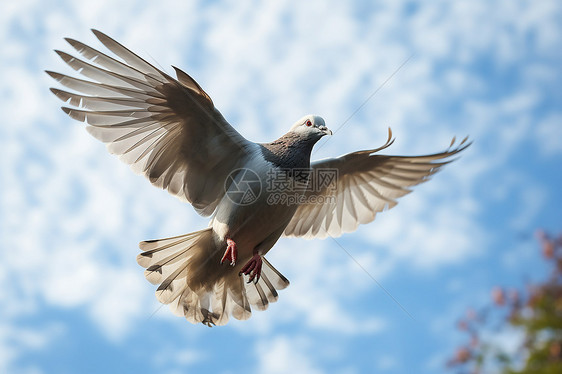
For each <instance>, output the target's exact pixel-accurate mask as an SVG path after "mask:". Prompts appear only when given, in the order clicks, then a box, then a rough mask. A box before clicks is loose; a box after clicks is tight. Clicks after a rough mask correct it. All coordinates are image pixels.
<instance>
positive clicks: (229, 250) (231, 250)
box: [221, 238, 238, 266]
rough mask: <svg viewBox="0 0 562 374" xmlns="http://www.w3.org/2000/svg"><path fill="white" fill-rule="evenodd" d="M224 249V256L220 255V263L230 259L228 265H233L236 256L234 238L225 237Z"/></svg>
mask: <svg viewBox="0 0 562 374" xmlns="http://www.w3.org/2000/svg"><path fill="white" fill-rule="evenodd" d="M226 244H227V247H226V251H224V256H222V259H221V264H222V263H223V262H224V261H225V260H228V261H230V265H232V266H234V265H235V264H236V256H237V252H238V251H237V249H236V243H235V242H234V240H232V239H230V238H227V239H226Z"/></svg>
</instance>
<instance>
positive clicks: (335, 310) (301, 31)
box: [0, 0, 562, 373]
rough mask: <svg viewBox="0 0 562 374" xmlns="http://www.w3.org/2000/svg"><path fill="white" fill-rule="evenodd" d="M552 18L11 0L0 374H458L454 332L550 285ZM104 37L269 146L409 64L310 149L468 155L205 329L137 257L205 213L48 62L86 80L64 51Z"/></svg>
mask: <svg viewBox="0 0 562 374" xmlns="http://www.w3.org/2000/svg"><path fill="white" fill-rule="evenodd" d="M560 19H562V4H561V3H560V2H559V1H556V0H553V1H522V0H521V1H517V0H513V1H497V2H490V1H445V0H443V1H433V2H415V1H386V2H385V1H380V2H368V1H363V2H362V1H349V2H323V1H307V2H304V1H299V2H297V1H293V2H289V1H278V2H267V3H266V2H263V3H262V2H244V3H242V2H236V1H214V2H203V1H199V2H193V1H166V0H162V1H158V2H146V3H145V2H133V1H122V2H119V3H116V2H114V1H90V2H73V1H34V0H26V1H18V2H7V1H4V2H2V3H0V95H1V100H0V109H1V111H2V113H3V117H4V121H3V123H2V125H0V149H2V158H1V159H0V186H1V187H0V211H1V212H2V214H1V216H0V237H1V238H2V241H1V244H0V255H1V259H2V260H1V261H0V288H1V289H2V292H0V372H5V373H76V372H84V373H88V372H91V373H94V372H133V371H135V372H138V373H143V372H159V373H180V372H181V373H185V372H195V373H201V372H216V373H229V372H240V371H242V370H244V371H245V372H250V373H252V372H256V373H258V372H259V373H264V372H267V373H284V372H288V371H292V372H303V373H304V372H306V373H324V372H326V373H328V372H329V373H363V372H381V373H411V372H417V373H440V372H444V370H445V369H444V362H445V361H446V359H447V356H448V355H449V354H450V353H451V352H452V351H453V348H454V346H455V345H456V344H458V343H459V342H460V341H461V339H462V337H461V336H460V334H457V333H456V331H455V330H454V325H455V322H456V320H457V318H459V317H461V316H462V315H463V313H464V312H465V311H466V309H467V308H468V307H470V306H472V307H477V306H479V305H483V304H485V303H486V302H487V301H488V299H489V291H490V288H491V287H492V286H495V285H508V286H509V285H511V286H516V285H521V284H523V282H524V281H525V280H529V279H539V278H541V276H542V275H543V274H542V272H543V270H544V269H543V264H542V262H541V260H540V258H539V256H537V254H536V252H537V246H536V244H535V240H534V238H533V233H534V232H535V230H536V229H537V228H544V229H546V230H551V231H553V232H558V231H559V230H560V226H561V223H562V213H561V212H562V210H561V209H560V208H561V202H562V197H561V195H560V191H561V190H562V167H561V165H562V163H561V156H562V105H561V104H562V90H561V89H560V87H562V74H561V73H562V72H561V66H562V49H561V48H560V46H561V45H562V24H560V21H559V20H560ZM90 28H97V29H100V30H102V31H103V32H105V33H108V34H109V35H111V36H112V37H114V38H116V39H117V40H119V41H121V42H122V43H124V44H125V45H127V46H128V47H130V48H131V49H133V50H134V51H136V52H138V53H139V54H140V55H142V56H144V57H145V58H147V59H148V60H149V61H151V62H153V63H155V64H157V65H158V66H162V67H163V69H165V70H166V71H168V72H171V71H172V69H171V67H169V66H170V65H176V66H178V67H180V68H182V69H183V70H185V71H187V72H188V73H189V74H191V75H192V76H193V77H194V78H195V79H197V80H198V82H199V83H200V84H201V85H202V87H203V88H204V89H205V90H206V91H207V92H208V93H209V94H210V96H211V97H212V98H213V101H214V102H215V105H216V106H217V107H218V108H219V109H220V110H221V112H222V113H223V115H224V116H225V117H226V118H227V119H228V120H229V121H230V123H231V124H232V125H233V126H234V127H235V128H237V129H238V130H239V131H240V132H241V133H242V134H243V135H244V136H246V137H247V138H249V139H251V140H254V141H269V140H272V139H274V138H277V137H278V136H280V135H282V134H283V133H285V132H286V131H287V130H288V128H289V127H290V126H291V124H292V123H293V122H294V121H295V120H296V119H298V118H300V117H301V116H303V115H304V114H307V113H316V114H319V115H321V116H322V117H324V118H325V120H326V123H327V125H328V127H329V128H331V129H336V128H338V127H339V126H340V125H341V124H342V123H344V122H345V120H346V119H347V118H348V117H349V116H350V115H351V114H352V113H353V112H354V111H355V110H356V109H357V108H358V107H359V106H360V105H361V104H362V103H363V102H364V101H365V99H367V98H368V97H369V96H370V95H371V94H372V93H373V92H375V90H376V89H377V88H378V87H380V85H381V84H382V83H383V82H384V81H385V80H386V79H387V78H388V77H389V76H390V75H391V74H392V73H393V72H394V71H395V70H396V69H397V68H398V67H399V66H400V65H401V64H402V63H403V62H404V61H405V60H406V59H407V58H408V57H409V56H412V58H411V59H410V60H409V61H408V63H407V64H406V65H405V66H404V67H403V68H402V69H400V71H399V72H398V73H397V74H396V75H395V76H394V77H393V78H392V79H391V80H390V81H388V83H387V84H385V85H384V87H382V88H381V89H380V90H379V91H378V92H377V93H376V94H375V95H374V96H373V98H372V99H371V100H370V101H368V102H367V104H366V105H365V106H364V107H362V109H361V110H360V111H359V112H357V114H356V115H355V116H353V117H352V118H351V119H350V120H349V121H348V122H347V123H345V125H344V126H343V127H342V129H341V130H340V131H339V132H338V133H337V134H336V135H335V136H334V137H332V138H330V139H329V140H323V141H322V142H321V144H320V147H317V151H316V152H315V153H314V155H313V157H314V158H323V157H328V156H336V155H339V154H343V153H346V152H350V151H354V150H357V149H365V148H373V147H376V146H379V145H382V144H383V143H384V141H385V140H386V131H387V128H388V127H391V128H392V130H393V133H394V135H395V136H396V142H395V144H394V145H393V146H392V147H391V148H390V149H389V150H385V151H386V153H392V154H410V155H412V154H420V153H431V152H436V151H441V150H443V149H444V148H446V147H447V146H448V145H449V142H450V140H451V138H452V137H453V136H455V135H456V136H458V137H464V136H466V135H470V137H471V138H472V139H473V140H474V144H473V145H472V146H471V147H470V148H469V149H468V150H467V151H465V152H464V154H463V155H462V157H461V158H460V159H459V160H458V161H456V162H454V163H453V164H451V165H449V166H447V167H446V168H445V169H444V170H443V171H442V172H440V173H439V174H437V175H436V176H435V177H434V178H433V179H432V180H431V181H430V182H428V183H426V184H424V185H421V186H418V187H417V188H415V190H414V192H413V193H412V194H410V195H407V196H406V197H404V198H402V199H401V200H400V203H399V204H398V206H397V207H396V208H394V209H392V210H390V211H388V212H384V213H382V214H379V215H378V216H377V219H376V220H375V222H373V223H372V224H369V225H366V226H363V227H361V228H360V229H359V230H358V231H357V232H355V233H352V234H346V235H344V236H342V237H340V238H338V239H337V243H336V242H334V241H333V240H331V239H328V240H323V241H320V240H316V241H305V240H296V239H282V240H280V241H279V243H278V244H277V245H276V246H275V248H274V249H273V250H272V251H271V252H270V253H269V254H268V258H269V260H270V261H271V262H272V263H273V264H274V265H275V266H276V267H277V268H278V269H279V270H280V271H282V272H283V273H284V274H285V275H286V276H287V277H288V278H289V279H290V280H291V286H290V287H289V288H287V289H286V290H283V291H282V292H281V293H280V298H279V301H278V302H277V303H275V304H272V305H271V306H270V308H269V309H268V310H267V311H265V312H255V313H254V314H253V316H252V318H251V319H250V320H248V321H232V322H230V323H229V324H228V325H227V326H224V327H217V328H212V329H209V328H207V327H204V326H194V325H191V324H189V323H188V322H186V321H185V320H183V319H180V318H178V317H175V316H173V315H172V313H171V312H170V311H169V310H168V308H167V307H160V306H159V304H158V303H157V301H156V300H155V297H154V293H153V292H154V287H153V286H152V285H150V284H149V283H148V282H146V281H145V279H144V277H143V274H142V269H141V268H140V267H139V266H138V265H137V264H136V261H135V256H136V254H137V252H138V247H137V244H138V242H139V241H141V240H145V239H150V238H160V237H167V236H172V235H179V234H183V233H186V232H191V231H195V230H197V229H200V228H203V227H205V226H206V225H207V220H206V219H203V218H201V217H199V216H197V215H196V214H195V213H194V211H193V210H192V208H191V207H190V206H188V205H185V204H182V203H181V202H180V201H179V200H177V199H175V198H174V197H172V196H171V195H168V194H167V193H166V192H165V191H160V190H158V189H155V188H154V187H152V186H151V185H150V183H148V182H147V181H145V180H144V179H143V178H142V177H140V176H137V175H134V174H133V173H132V172H131V171H130V170H129V169H128V167H127V166H126V165H124V164H122V163H121V162H119V161H118V160H117V159H116V158H115V157H113V156H111V155H109V154H108V153H107V152H106V150H105V149H104V146H103V145H102V144H101V143H99V142H97V141H96V140H95V139H94V138H92V137H90V136H89V135H88V134H87V133H86V131H85V130H84V128H83V124H80V123H76V122H74V121H72V120H71V119H70V118H68V117H67V116H66V115H65V114H64V113H63V112H62V111H61V110H60V109H59V107H60V104H61V103H60V102H59V101H58V100H57V99H56V98H55V97H54V96H53V95H51V93H50V92H49V90H48V88H49V87H51V86H53V85H55V82H53V81H51V80H50V78H49V77H48V76H47V75H46V74H44V73H43V70H45V69H49V70H55V71H60V72H63V73H70V72H71V71H70V69H69V68H67V67H65V66H64V64H63V62H62V61H60V60H59V58H58V57H57V56H56V54H55V53H54V52H53V51H52V50H53V49H62V50H65V51H67V52H71V47H69V46H67V45H66V43H65V42H64V40H63V38H64V37H72V38H75V39H78V40H81V41H83V42H86V43H88V44H91V45H93V46H94V47H100V45H99V43H98V42H97V41H96V40H95V38H94V36H93V35H92V34H91V33H90V31H89V29H90ZM340 245H341V246H342V247H344V248H345V249H346V250H347V251H348V252H349V253H350V254H351V255H352V256H353V257H354V258H355V259H356V260H357V261H358V262H360V263H361V265H362V267H363V268H365V269H366V270H367V271H368V272H369V274H370V275H371V276H372V277H374V278H375V279H376V280H377V281H378V282H379V283H380V284H381V285H382V286H383V287H384V288H385V289H386V290H387V291H388V293H390V295H392V298H391V297H389V296H388V295H387V294H386V293H385V292H384V291H383V290H382V289H381V287H379V286H378V285H377V284H376V283H375V282H373V280H372V279H371V278H370V277H369V275H367V274H366V273H365V272H363V271H362V270H361V268H360V267H359V266H358V265H357V264H356V263H355V262H354V260H353V259H351V258H350V257H349V256H348V255H347V254H346V253H345V252H344V251H343V250H342V249H341V248H340ZM393 298H394V299H395V300H397V302H399V303H400V304H401V305H402V306H403V307H404V309H406V310H407V312H408V313H409V314H410V315H411V316H413V318H410V317H409V316H408V314H407V313H405V312H404V311H403V310H402V309H401V308H400V306H398V304H397V302H395V301H394V300H393ZM514 336H516V334H515V335H510V336H499V337H497V339H498V341H500V342H501V341H503V342H504V343H506V344H508V343H509V342H510V341H512V340H513V339H514Z"/></svg>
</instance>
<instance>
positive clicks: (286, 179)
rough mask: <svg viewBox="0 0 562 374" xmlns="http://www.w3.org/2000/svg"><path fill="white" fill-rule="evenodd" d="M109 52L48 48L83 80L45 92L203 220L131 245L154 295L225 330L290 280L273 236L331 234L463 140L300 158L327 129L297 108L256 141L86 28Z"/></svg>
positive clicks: (63, 78)
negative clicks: (275, 253) (436, 149)
mask: <svg viewBox="0 0 562 374" xmlns="http://www.w3.org/2000/svg"><path fill="white" fill-rule="evenodd" d="M92 31H93V33H94V34H95V36H96V37H97V38H98V39H99V41H100V42H101V43H102V44H103V45H104V46H105V47H106V48H107V49H108V50H109V51H111V52H112V53H113V54H114V55H115V56H116V57H117V58H115V57H111V56H109V55H107V54H105V53H102V52H100V51H98V50H96V49H94V48H92V47H89V46H88V45H86V44H83V43H81V42H79V41H77V40H74V39H70V38H67V39H66V41H67V42H68V43H69V44H70V45H71V46H72V47H73V48H74V49H76V51H77V52H78V53H79V54H80V55H82V59H79V58H76V57H74V56H72V55H70V54H67V53H65V52H62V51H58V50H57V51H55V52H56V53H57V54H58V55H59V56H60V57H61V58H62V59H63V61H64V62H66V63H67V64H68V65H69V66H70V67H71V68H73V69H74V70H76V71H77V72H78V73H80V74H81V75H82V76H84V77H85V78H86V79H78V78H74V77H71V76H68V75H63V74H59V73H55V72H52V71H47V74H49V75H50V76H51V77H53V78H54V79H55V80H57V81H58V82H59V83H60V84H61V85H63V86H65V87H67V88H68V89H70V90H72V91H74V92H69V91H64V90H61V89H58V88H51V91H52V92H53V93H54V94H55V95H56V96H57V97H58V98H60V99H61V100H62V101H64V102H65V103H67V104H69V105H70V106H71V107H66V106H64V107H62V109H63V111H64V112H65V113H67V114H68V115H69V116H70V117H72V118H74V119H76V120H79V121H82V122H86V123H87V124H88V126H87V127H86V129H87V130H88V132H89V133H90V134H92V135H93V136H94V137H95V138H97V139H99V140H101V141H102V142H104V143H107V148H108V150H109V152H111V153H113V154H116V155H118V156H119V158H120V159H121V160H123V161H124V162H125V163H127V164H129V165H130V166H131V168H132V170H133V171H135V172H136V173H141V174H144V175H145V176H146V177H147V178H148V179H149V181H150V182H151V183H152V184H153V185H154V186H157V187H159V188H162V189H166V190H168V192H170V193H171V194H172V195H175V196H177V197H178V198H179V199H180V200H182V201H186V202H188V203H190V204H191V205H193V207H194V208H195V210H196V211H197V213H199V214H200V215H202V216H210V217H211V219H210V223H209V226H208V227H207V228H205V229H203V230H199V231H195V232H192V233H189V234H185V235H180V236H176V237H172V238H166V239H160V240H147V241H143V242H141V243H140V244H139V247H140V249H141V250H142V252H141V253H140V254H139V255H138V257H137V262H138V263H139V264H140V265H141V266H142V267H144V268H146V270H145V276H146V279H147V280H148V281H150V282H151V283H153V284H155V285H158V288H157V290H156V297H157V299H158V300H159V301H160V302H161V303H163V304H170V307H171V309H172V311H173V312H174V313H175V314H177V315H179V316H184V317H185V318H186V319H187V320H188V321H190V322H192V323H203V324H206V325H208V326H211V325H224V324H226V323H227V322H228V320H229V317H230V316H233V317H234V318H236V319H239V320H244V319H247V318H249V317H250V315H251V311H252V307H254V308H257V309H259V310H265V309H267V307H268V304H269V303H271V302H275V301H276V300H277V298H278V292H277V291H278V290H280V289H283V288H285V287H287V286H288V285H289V281H288V280H287V278H285V277H284V276H283V275H282V274H281V273H280V272H279V271H278V270H277V269H275V268H274V267H273V266H272V265H271V264H270V263H269V262H268V261H267V260H266V258H265V257H264V256H265V255H266V254H267V253H268V252H269V250H270V249H271V248H272V247H273V246H274V245H275V243H276V242H277V240H279V238H280V237H281V236H287V237H301V238H307V239H311V238H325V237H328V236H331V237H336V236H340V235H342V234H343V233H344V232H351V231H354V230H355V229H356V228H357V227H358V226H359V224H365V223H368V222H371V221H373V220H374V219H375V216H376V214H377V213H378V212H381V211H383V210H385V209H390V208H392V207H394V206H395V205H396V199H397V198H399V197H401V196H404V195H405V194H407V193H409V192H410V189H409V187H411V186H414V185H417V184H420V183H422V182H425V181H427V180H428V179H429V177H430V176H431V175H433V174H434V173H436V172H437V171H438V170H440V169H441V167H442V166H443V165H445V164H447V163H449V162H451V161H452V160H451V156H453V155H456V154H458V153H459V152H461V151H462V150H464V149H465V148H466V147H468V146H469V145H470V143H467V142H466V140H467V139H466V138H465V139H464V140H463V141H462V142H460V144H459V145H456V146H455V147H453V145H454V144H455V140H454V139H453V142H451V145H450V146H449V148H448V149H447V150H445V151H443V152H440V153H435V154H430V155H425V156H386V155H380V154H378V152H379V151H381V150H383V149H385V148H387V147H389V146H390V145H391V144H392V143H393V141H394V140H393V139H392V133H391V131H390V129H389V134H388V140H387V141H386V143H385V144H384V145H383V146H382V147H379V148H377V149H370V150H364V151H359V152H353V153H349V154H346V155H343V156H340V157H336V158H329V159H324V160H319V161H314V162H310V156H311V151H312V148H313V147H314V145H315V143H316V142H318V140H320V139H321V138H322V137H323V136H325V135H332V132H331V131H330V130H329V129H328V128H327V127H326V124H325V122H324V120H323V119H322V118H321V117H319V116H316V115H307V116H304V117H303V118H301V119H299V120H298V121H296V122H295V123H294V124H293V126H292V127H291V128H290V129H289V132H287V133H286V134H285V135H283V136H282V137H280V138H279V139H277V140H275V141H273V142H271V143H264V144H258V143H253V142H251V141H249V140H247V139H245V138H244V137H243V136H242V135H241V134H240V133H238V132H237V131H236V130H235V129H234V128H233V127H232V126H231V125H230V124H229V123H228V122H227V121H226V120H225V119H224V117H223V116H222V115H221V113H220V112H219V111H218V110H217V109H216V108H215V106H214V104H213V101H212V100H211V98H210V97H209V95H208V94H207V93H206V92H205V91H203V89H202V88H201V86H199V84H198V83H197V82H196V81H195V80H194V79H193V78H191V77H190V76H189V75H188V74H186V73H185V72H183V71H182V70H180V69H178V68H176V67H174V69H175V72H176V78H173V77H171V76H170V75H168V74H167V73H165V72H163V71H162V70H160V69H158V68H156V67H154V66H153V65H151V64H150V63H148V62H147V61H145V60H144V59H142V58H140V57H139V56H137V55H136V54H134V53H133V52H131V51H130V50H129V49H127V48H126V47H124V46H123V45H121V44H120V43H118V42H117V41H115V40H113V39H112V38H110V37H109V36H107V35H105V34H103V33H101V32H100V31H97V30H92Z"/></svg>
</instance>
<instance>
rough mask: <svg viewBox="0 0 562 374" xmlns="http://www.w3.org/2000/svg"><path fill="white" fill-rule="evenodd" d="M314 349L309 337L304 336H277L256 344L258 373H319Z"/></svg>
mask: <svg viewBox="0 0 562 374" xmlns="http://www.w3.org/2000/svg"><path fill="white" fill-rule="evenodd" d="M316 353H317V352H316V350H315V348H314V346H313V343H312V342H311V341H310V339H307V338H305V337H302V336H301V337H292V338H289V337H287V336H283V335H281V336H277V337H275V338H272V339H268V340H267V341H262V342H259V343H258V344H256V356H257V358H258V360H259V361H258V365H259V367H258V369H257V370H256V372H258V373H271V374H274V373H288V372H296V373H311V374H313V373H321V372H323V371H322V370H321V369H320V368H319V367H318V366H316V365H315V363H314V361H313V359H312V357H311V356H312V355H314V354H316Z"/></svg>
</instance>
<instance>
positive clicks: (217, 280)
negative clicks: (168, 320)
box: [137, 228, 289, 326]
mask: <svg viewBox="0 0 562 374" xmlns="http://www.w3.org/2000/svg"><path fill="white" fill-rule="evenodd" d="M215 243H216V241H215V238H214V237H213V231H212V228H208V229H204V230H200V231H196V232H193V233H189V234H185V235H181V236H176V237H172V238H166V239H160V240H150V241H144V242H141V243H140V244H139V247H140V249H141V250H142V251H143V252H142V253H140V254H139V255H138V256H137V262H138V263H139V265H141V266H142V267H144V268H145V269H146V270H145V272H144V275H145V277H146V279H147V280H148V281H149V282H151V283H152V284H157V285H159V286H158V288H157V290H156V298H157V299H158V301H160V302H161V303H163V304H169V305H170V308H171V310H172V311H173V312H174V314H176V315H178V316H183V317H185V318H186V319H187V320H188V321H189V322H191V323H203V324H206V325H208V326H211V325H224V324H226V323H227V322H228V320H229V316H230V315H232V316H233V317H234V318H236V319H239V320H245V319H248V318H250V316H251V314H252V309H251V307H252V306H253V307H255V308H257V309H258V310H265V309H267V307H268V306H269V303H272V302H275V301H277V298H278V293H277V290H280V289H283V288H285V287H287V286H288V285H289V281H288V280H287V278H285V277H284V276H283V275H282V274H281V273H280V272H279V271H277V270H276V269H275V268H274V267H273V266H272V265H271V264H270V263H269V262H268V261H267V260H266V259H265V258H264V259H263V268H262V276H261V278H260V280H259V281H258V282H257V283H254V282H250V283H246V282H245V281H244V278H243V277H242V276H239V275H238V272H239V269H238V268H236V267H235V268H232V267H229V266H222V265H220V261H219V260H220V255H221V254H222V250H223V249H222V248H219V249H217V248H216V244H215Z"/></svg>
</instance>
